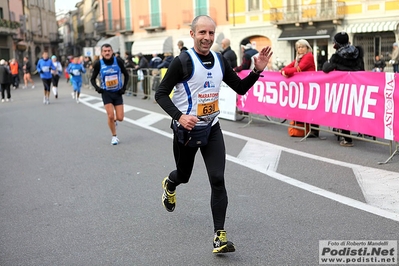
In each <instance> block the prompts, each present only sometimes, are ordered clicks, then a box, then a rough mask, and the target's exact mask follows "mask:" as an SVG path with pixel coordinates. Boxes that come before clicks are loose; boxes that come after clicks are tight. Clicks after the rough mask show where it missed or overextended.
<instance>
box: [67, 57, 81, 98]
mask: <svg viewBox="0 0 399 266" xmlns="http://www.w3.org/2000/svg"><path fill="white" fill-rule="evenodd" d="M67 72H68V74H69V75H70V77H71V83H72V89H73V92H72V99H76V102H77V103H79V99H80V89H81V88H82V74H85V73H86V69H85V68H84V66H83V64H82V63H80V62H79V56H75V57H74V58H73V60H72V63H70V64H69V65H68V71H67Z"/></svg>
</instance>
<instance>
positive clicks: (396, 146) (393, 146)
mask: <svg viewBox="0 0 399 266" xmlns="http://www.w3.org/2000/svg"><path fill="white" fill-rule="evenodd" d="M239 115H240V116H242V117H243V118H248V119H249V121H248V123H247V124H245V125H244V127H246V126H248V125H249V124H251V123H252V121H253V120H259V121H264V122H267V123H271V124H276V125H280V126H286V127H287V128H288V127H294V128H298V129H301V130H303V131H305V132H306V128H307V127H308V128H310V130H309V132H308V133H307V134H305V136H304V137H303V138H301V139H300V140H299V142H302V141H305V140H306V139H307V138H308V137H309V136H311V132H312V130H318V131H322V132H327V133H332V134H334V135H336V136H337V138H339V137H350V138H352V139H357V140H361V141H366V142H371V143H374V144H379V145H383V146H388V147H389V154H390V156H389V157H388V159H387V160H385V161H384V162H378V164H387V163H388V162H389V161H390V160H392V158H393V157H394V156H395V155H396V154H398V153H399V143H398V142H396V141H393V140H377V139H376V138H375V137H372V136H367V135H364V134H361V133H358V134H357V135H348V134H343V133H341V132H338V131H334V130H333V129H332V128H330V127H327V128H321V127H314V126H312V125H311V124H307V123H304V126H303V127H301V126H298V125H290V124H288V123H285V121H287V120H286V119H273V118H271V117H269V116H265V115H258V114H251V113H241V114H239ZM317 138H318V139H321V140H325V139H326V138H325V137H317Z"/></svg>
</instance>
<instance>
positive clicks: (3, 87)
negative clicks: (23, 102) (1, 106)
mask: <svg viewBox="0 0 399 266" xmlns="http://www.w3.org/2000/svg"><path fill="white" fill-rule="evenodd" d="M0 86H1V87H0V90H1V99H4V97H5V92H7V99H10V98H11V90H10V84H1V85H0Z"/></svg>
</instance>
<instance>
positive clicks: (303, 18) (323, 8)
mask: <svg viewBox="0 0 399 266" xmlns="http://www.w3.org/2000/svg"><path fill="white" fill-rule="evenodd" d="M270 13H271V14H270V20H271V21H270V22H271V23H272V24H277V25H281V24H291V23H301V22H309V21H312V22H317V21H327V20H332V21H334V20H337V21H338V20H342V19H343V18H344V17H345V3H344V2H338V1H332V2H325V3H318V4H314V5H300V6H286V7H282V8H271V9H270Z"/></svg>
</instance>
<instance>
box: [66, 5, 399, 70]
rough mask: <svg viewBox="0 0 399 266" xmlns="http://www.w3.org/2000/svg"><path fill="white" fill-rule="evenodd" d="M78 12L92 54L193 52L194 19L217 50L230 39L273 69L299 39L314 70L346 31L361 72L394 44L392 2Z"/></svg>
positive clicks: (89, 8)
mask: <svg viewBox="0 0 399 266" xmlns="http://www.w3.org/2000/svg"><path fill="white" fill-rule="evenodd" d="M77 8H78V9H77V11H76V12H78V13H79V15H78V16H77V17H76V19H77V26H76V33H77V35H76V37H74V38H75V41H76V40H77V41H78V43H77V47H83V46H88V47H90V46H93V47H97V49H96V53H97V54H99V49H98V47H99V46H101V45H102V44H103V43H106V42H107V43H110V44H111V45H112V46H113V49H114V51H119V52H121V53H122V54H123V53H124V52H125V51H127V52H131V53H133V54H136V53H139V52H141V53H143V54H147V55H150V54H152V53H153V52H157V53H158V54H162V53H165V52H172V53H173V54H174V55H177V54H178V53H179V51H178V48H177V45H176V44H177V41H179V40H183V41H184V43H185V46H187V47H190V46H192V45H193V41H192V39H191V37H190V36H189V31H190V26H191V25H190V24H191V21H192V19H193V18H194V17H195V16H197V15H199V14H206V15H209V16H211V17H212V18H213V19H214V20H215V22H216V24H217V29H216V37H215V42H216V43H217V44H219V45H220V43H221V40H222V39H223V38H229V39H230V40H231V47H232V49H233V50H234V51H235V52H236V53H237V54H238V57H239V58H241V50H240V45H239V44H240V42H241V41H242V40H243V39H246V38H248V39H250V41H251V42H252V44H253V46H254V47H255V48H257V49H259V48H262V47H264V46H266V45H269V46H271V47H272V49H273V52H274V54H273V58H272V60H273V67H274V68H275V69H278V68H280V67H281V65H282V64H288V63H290V62H291V61H292V60H293V59H294V58H295V42H296V41H297V40H299V39H306V40H307V41H308V42H309V43H310V44H311V45H312V46H313V51H314V59H315V62H316V66H317V68H318V69H320V68H321V66H322V65H323V63H324V62H325V61H327V60H328V58H330V57H331V55H332V54H333V53H334V52H335V51H334V49H333V47H332V38H333V36H334V35H335V34H336V33H338V32H340V31H347V32H348V34H349V36H350V41H351V42H352V43H353V44H354V45H361V46H362V47H363V48H364V50H365V67H366V70H371V69H372V66H373V60H374V56H375V55H377V54H378V55H383V56H384V58H385V59H388V58H387V53H390V52H391V50H392V44H393V42H395V41H397V40H398V37H399V32H398V23H399V17H398V14H399V1H397V0H387V1H378V0H361V1H359V0H345V1H343V0H225V1H220V0H192V1H187V0H176V1H173V2H171V1H168V0H141V1H133V0H83V1H81V3H80V4H78V5H77ZM366 21H367V22H366ZM79 33H80V34H79ZM387 70H389V66H388V67H387Z"/></svg>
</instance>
